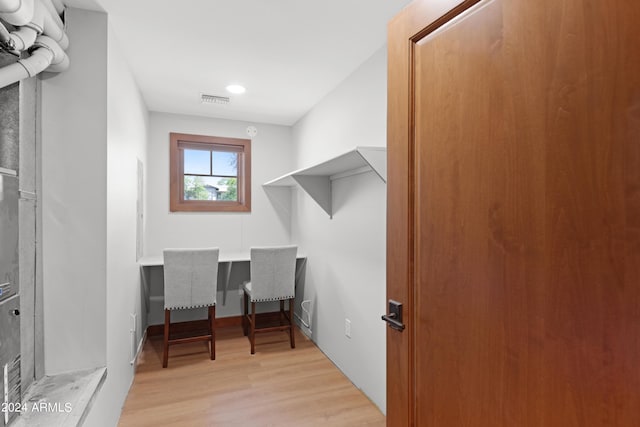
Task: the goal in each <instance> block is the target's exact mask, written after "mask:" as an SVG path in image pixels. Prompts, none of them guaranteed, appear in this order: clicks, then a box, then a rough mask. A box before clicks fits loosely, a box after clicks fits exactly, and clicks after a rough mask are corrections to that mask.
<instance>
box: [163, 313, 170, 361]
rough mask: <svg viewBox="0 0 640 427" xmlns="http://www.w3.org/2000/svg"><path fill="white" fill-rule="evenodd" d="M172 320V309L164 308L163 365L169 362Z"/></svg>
mask: <svg viewBox="0 0 640 427" xmlns="http://www.w3.org/2000/svg"><path fill="white" fill-rule="evenodd" d="M170 322H171V310H168V309H166V308H165V310H164V350H163V355H162V367H163V368H166V367H167V365H168V363H169V323H170Z"/></svg>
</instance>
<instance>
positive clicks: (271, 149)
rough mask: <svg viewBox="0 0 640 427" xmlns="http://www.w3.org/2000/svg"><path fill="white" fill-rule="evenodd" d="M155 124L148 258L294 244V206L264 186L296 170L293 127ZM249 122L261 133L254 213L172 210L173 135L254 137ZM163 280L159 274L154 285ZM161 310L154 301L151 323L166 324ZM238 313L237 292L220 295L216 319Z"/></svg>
mask: <svg viewBox="0 0 640 427" xmlns="http://www.w3.org/2000/svg"><path fill="white" fill-rule="evenodd" d="M149 123H150V129H149V131H150V135H149V151H148V157H147V159H148V160H147V164H148V166H147V169H148V173H147V188H148V191H147V208H146V214H147V223H146V231H145V244H144V247H145V251H144V252H145V255H150V256H153V255H161V254H162V250H163V249H164V248H169V247H174V248H175V247H178V248H179V247H211V246H214V247H219V248H220V250H221V251H223V252H225V251H226V252H240V251H247V252H248V250H249V248H250V247H251V246H261V245H262V246H264V245H284V244H289V242H290V239H291V233H290V227H291V225H290V224H291V221H290V215H291V213H290V207H287V209H286V210H285V209H282V208H281V207H279V206H278V205H277V204H274V203H272V202H271V201H270V200H269V198H268V197H267V195H266V193H265V192H264V190H263V189H262V183H264V182H266V181H269V180H270V179H273V178H275V177H277V176H279V175H282V174H284V173H286V172H289V171H290V169H291V167H292V146H291V128H290V127H287V126H279V125H269V124H261V123H248V122H241V121H234V120H225V119H212V118H205V117H195V116H184V115H176V114H167V113H158V112H152V113H151V114H150V121H149ZM249 124H253V125H255V126H256V128H257V129H258V135H257V136H256V137H254V138H252V142H251V169H252V170H251V212H248V213H237V212H234V213H220V212H217V213H198V212H169V133H170V132H178V133H189V134H196V135H214V136H224V137H231V138H248V136H247V134H246V128H247V126H248V125H249ZM157 278H158V277H157V275H154V276H153V277H152V282H153V281H157V280H155V279H157ZM160 279H161V277H160ZM161 309H162V307H161V301H156V302H155V303H154V302H152V306H151V311H152V313H150V322H149V323H150V324H154V323H161V319H162V317H161ZM159 310H160V311H159ZM238 314H240V298H239V296H238V293H237V291H233V292H229V293H228V294H227V302H226V304H222V296H221V294H219V295H218V305H217V307H216V315H217V316H218V317H226V316H233V315H238ZM194 317H195V316H189V315H187V314H186V313H185V312H178V313H176V315H175V319H176V320H177V321H182V320H188V319H190V318H194ZM173 318H174V316H173V314H172V319H173Z"/></svg>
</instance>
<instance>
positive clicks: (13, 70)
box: [0, 47, 53, 88]
mask: <svg viewBox="0 0 640 427" xmlns="http://www.w3.org/2000/svg"><path fill="white" fill-rule="evenodd" d="M52 60H53V52H52V51H50V50H49V49H47V48H45V47H41V48H38V49H36V50H34V51H33V53H32V54H31V56H30V57H28V58H25V59H20V60H18V62H14V63H13V64H10V65H7V66H6V67H2V68H0V88H3V87H5V86H9V85H10V84H13V83H15V82H18V81H20V80H22V79H26V78H27V77H33V76H35V75H36V74H38V73H40V72H42V71H44V70H45V69H46V68H47V67H48V66H49V64H51V61H52Z"/></svg>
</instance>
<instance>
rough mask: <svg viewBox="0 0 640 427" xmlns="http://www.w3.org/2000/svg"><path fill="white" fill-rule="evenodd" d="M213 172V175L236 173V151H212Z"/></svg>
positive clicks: (232, 174) (235, 174)
mask: <svg viewBox="0 0 640 427" xmlns="http://www.w3.org/2000/svg"><path fill="white" fill-rule="evenodd" d="M212 154H213V173H214V174H215V175H231V176H237V175H238V153H234V152H229V151H214V152H213V153H212Z"/></svg>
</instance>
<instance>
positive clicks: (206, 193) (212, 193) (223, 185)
mask: <svg viewBox="0 0 640 427" xmlns="http://www.w3.org/2000/svg"><path fill="white" fill-rule="evenodd" d="M237 181H238V180H237V179H236V178H224V177H220V176H189V175H185V176H184V199H185V200H227V201H234V202H235V201H238V183H237Z"/></svg>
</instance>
